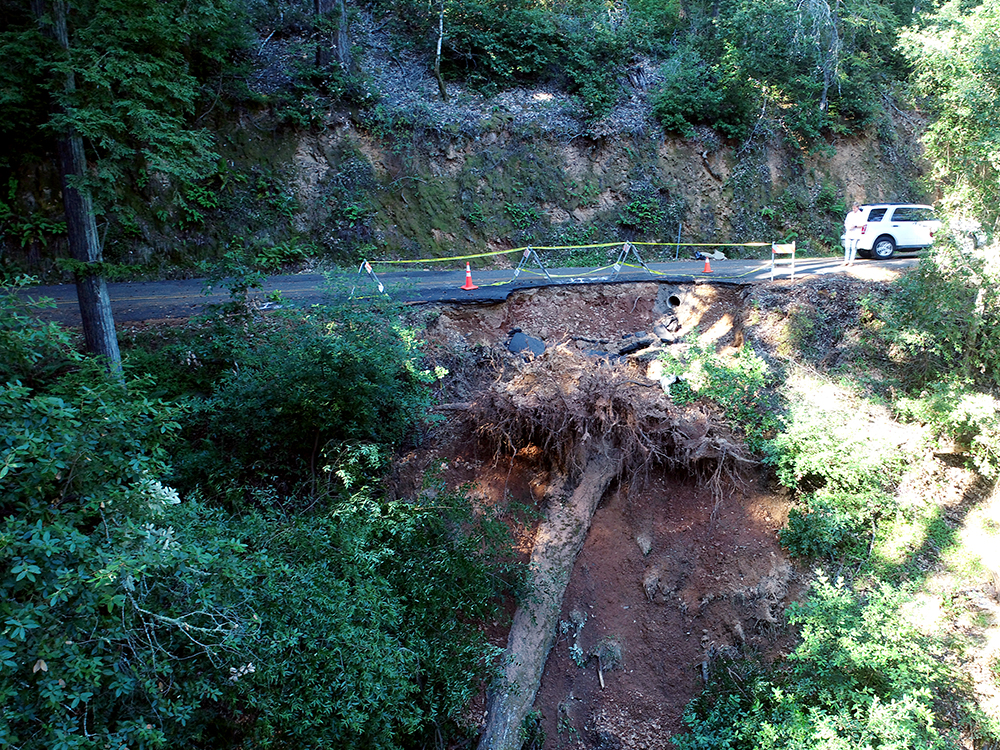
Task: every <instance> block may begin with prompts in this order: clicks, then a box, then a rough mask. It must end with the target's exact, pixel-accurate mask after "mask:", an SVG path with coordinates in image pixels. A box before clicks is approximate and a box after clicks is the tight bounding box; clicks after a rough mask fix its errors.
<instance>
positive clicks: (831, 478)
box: [765, 399, 909, 557]
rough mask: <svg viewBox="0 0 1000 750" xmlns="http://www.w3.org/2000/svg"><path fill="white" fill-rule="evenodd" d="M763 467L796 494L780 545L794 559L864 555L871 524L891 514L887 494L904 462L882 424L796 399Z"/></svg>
mask: <svg viewBox="0 0 1000 750" xmlns="http://www.w3.org/2000/svg"><path fill="white" fill-rule="evenodd" d="M765 460H766V461H767V462H768V463H770V464H771V465H773V466H774V467H775V470H776V473H777V476H778V480H779V481H780V482H781V483H782V484H783V485H785V486H786V487H789V488H791V489H796V490H799V491H800V493H801V496H800V497H799V504H800V505H799V507H798V508H795V509H793V510H792V511H791V513H790V516H789V521H788V526H787V527H786V528H785V529H783V530H782V532H781V542H782V544H783V545H784V546H785V547H786V548H788V550H789V551H790V552H792V554H796V555H803V556H809V557H811V556H817V557H819V556H822V557H836V556H838V555H842V554H854V555H863V554H864V553H865V551H866V550H867V549H868V544H869V541H870V540H871V538H872V535H873V533H874V532H875V524H876V523H877V521H878V520H879V519H880V518H882V517H883V516H884V515H885V514H887V513H889V512H891V511H892V509H893V508H894V507H895V505H894V500H893V494H892V493H893V490H894V487H895V484H896V483H897V482H898V480H899V477H900V476H901V474H902V471H903V469H904V468H905V466H906V464H907V462H908V460H909V457H908V454H907V452H906V450H905V449H903V448H902V447H901V446H900V445H899V444H898V441H897V440H896V439H895V437H894V433H893V432H892V431H891V430H890V429H889V422H888V420H887V419H885V420H882V421H878V420H875V419H872V418H869V417H868V416H867V415H865V414H864V413H859V412H858V411H857V410H856V409H855V408H852V407H849V406H846V405H844V406H841V407H833V408H830V407H824V406H822V405H820V404H817V403H812V402H809V401H806V400H804V399H796V400H793V401H792V403H791V408H790V414H789V417H788V419H787V423H786V425H785V427H784V429H783V430H782V431H781V432H780V433H779V434H778V435H776V436H775V437H774V439H773V440H771V441H770V442H769V444H768V446H767V456H766V458H765Z"/></svg>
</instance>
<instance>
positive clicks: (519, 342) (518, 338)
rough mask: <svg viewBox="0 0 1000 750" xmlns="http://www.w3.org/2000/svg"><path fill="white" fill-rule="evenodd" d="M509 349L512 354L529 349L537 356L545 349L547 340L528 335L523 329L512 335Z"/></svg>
mask: <svg viewBox="0 0 1000 750" xmlns="http://www.w3.org/2000/svg"><path fill="white" fill-rule="evenodd" d="M507 351H509V352H511V353H512V354H520V353H521V352H525V351H528V352H531V353H532V354H533V355H534V356H536V357H537V356H539V355H540V354H542V353H543V352H544V351H545V342H544V341H541V340H539V339H536V338H534V337H533V336H526V335H525V334H524V333H522V332H521V331H518V332H517V333H515V334H514V335H513V336H511V337H510V343H509V344H508V345H507Z"/></svg>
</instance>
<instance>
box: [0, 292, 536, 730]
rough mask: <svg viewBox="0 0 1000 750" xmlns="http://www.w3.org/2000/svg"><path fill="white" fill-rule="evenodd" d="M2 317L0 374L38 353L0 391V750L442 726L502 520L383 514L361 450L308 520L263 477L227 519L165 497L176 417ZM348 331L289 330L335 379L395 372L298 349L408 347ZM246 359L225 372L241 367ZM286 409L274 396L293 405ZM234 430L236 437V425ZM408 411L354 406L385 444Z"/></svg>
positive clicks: (374, 452)
mask: <svg viewBox="0 0 1000 750" xmlns="http://www.w3.org/2000/svg"><path fill="white" fill-rule="evenodd" d="M16 304H17V301H16V299H15V298H14V297H12V296H10V295H7V296H3V297H0V320H11V319H14V318H15V317H16V318H17V319H18V320H20V321H22V322H23V323H24V324H25V325H24V326H22V327H21V328H20V329H17V330H15V329H13V328H10V330H9V331H8V333H9V335H8V336H7V337H6V339H5V340H4V342H3V343H4V346H5V349H4V350H2V351H0V354H3V355H7V354H8V353H11V354H13V353H17V355H18V356H17V357H16V358H15V359H8V358H7V357H6V356H2V357H0V361H5V362H28V363H31V362H38V361H40V359H41V358H42V357H43V356H44V357H46V358H48V359H50V360H52V361H51V362H49V363H48V366H47V368H45V369H42V370H39V371H38V372H36V377H35V381H34V384H33V386H31V387H29V386H27V385H24V384H22V383H18V382H8V383H6V384H5V385H3V386H0V480H2V481H0V700H2V702H3V706H4V710H3V712H2V713H0V745H4V746H7V745H11V746H14V747H20V748H25V750H43V749H46V750H47V749H48V748H81V749H82V748H93V747H119V746H129V747H140V748H152V747H250V746H252V747H259V748H272V749H278V748H302V747H357V748H385V749H386V750H395V749H396V748H402V747H413V746H427V745H430V744H433V743H434V742H435V741H436V738H440V737H441V736H445V737H448V736H454V735H455V734H458V733H460V730H459V729H457V728H456V725H457V723H458V720H459V719H460V717H461V712H462V710H463V709H464V708H465V706H466V705H467V704H468V702H469V700H470V699H471V698H472V696H473V695H474V693H475V692H476V691H477V689H478V687H479V684H480V681H481V679H482V678H483V677H484V675H485V674H486V672H487V670H488V669H489V666H490V664H491V660H492V658H493V656H494V655H495V651H496V649H495V648H493V647H491V646H490V645H489V644H488V643H487V642H486V640H485V638H484V636H483V634H482V631H481V628H480V627H479V622H480V621H481V620H482V619H483V618H486V617H491V618H493V617H496V615H497V612H496V607H497V602H498V597H499V596H500V595H501V594H503V593H506V592H507V591H509V589H510V587H511V586H512V585H513V584H515V583H516V578H515V576H514V574H513V565H512V563H511V562H510V561H509V560H508V557H507V554H506V551H508V550H510V549H511V548H512V547H513V544H512V542H511V540H510V539H509V538H508V536H507V531H506V527H505V526H504V525H503V524H502V522H500V521H496V520H491V518H492V517H490V516H487V517H483V516H481V515H476V514H474V513H473V509H472V504H471V502H470V500H469V498H468V497H467V495H466V494H465V493H464V492H446V491H444V489H443V488H442V487H436V486H435V487H428V488H427V492H426V493H425V495H424V496H423V498H424V499H423V500H416V499H406V500H399V501H390V500H386V499H382V498H380V497H379V496H378V494H377V493H376V492H375V491H374V490H373V489H372V488H373V487H374V486H375V485H376V483H377V481H378V478H379V473H380V472H381V471H382V470H383V469H384V454H383V453H382V451H381V450H380V449H379V448H378V447H377V446H373V445H371V444H354V445H347V446H343V445H342V446H341V447H340V449H339V450H338V451H336V452H335V453H334V452H332V451H330V452H328V453H327V455H326V456H324V463H323V465H322V466H321V467H320V468H319V469H318V471H317V473H318V475H319V476H318V478H317V479H316V480H315V481H314V482H313V485H314V487H316V489H317V494H316V495H315V499H316V500H322V501H323V502H316V503H314V504H313V505H312V506H311V507H310V508H308V509H302V508H301V507H300V506H296V507H295V509H294V511H293V512H291V513H288V514H286V513H283V512H282V511H281V510H280V507H281V506H282V504H283V502H282V500H283V499H282V498H281V497H280V496H279V495H278V494H277V490H276V488H275V487H274V485H267V484H258V485H257V486H254V487H248V488H241V491H240V492H237V493H234V494H239V495H241V496H244V495H245V496H249V497H251V498H252V497H254V496H256V497H258V498H259V499H258V500H257V501H256V502H251V503H250V504H245V505H243V506H241V507H240V508H239V512H238V513H237V514H232V515H230V514H229V513H227V512H225V511H224V510H223V509H221V508H219V507H207V506H205V505H204V504H202V503H201V502H199V501H198V500H197V499H194V498H193V497H191V496H189V497H186V498H185V499H184V500H183V501H182V499H181V497H180V495H179V494H178V493H177V492H176V491H175V490H174V489H172V488H171V487H169V486H167V485H165V484H164V483H163V478H164V476H165V474H166V472H167V469H168V467H167V463H166V461H167V456H168V450H169V448H170V447H174V446H176V443H174V444H173V445H171V442H170V439H171V436H172V435H173V434H175V433H176V431H177V429H178V424H177V418H178V417H179V416H181V415H179V413H178V412H177V410H175V409H174V408H172V407H170V406H169V405H167V404H164V403H162V402H159V401H156V400H153V399H150V398H148V397H147V396H145V395H144V394H143V388H144V384H143V383H142V382H141V381H130V382H129V383H128V389H127V390H126V389H125V388H123V387H121V386H120V385H119V384H118V383H116V382H108V381H107V380H106V377H105V375H104V374H103V372H102V371H101V370H100V368H96V367H93V366H92V365H91V364H90V363H88V362H86V361H85V360H82V358H80V357H79V356H77V355H75V354H74V353H73V351H72V349H69V348H68V347H66V346H65V343H66V342H65V340H64V338H63V337H62V336H60V335H56V334H57V332H56V331H55V330H54V329H51V328H48V327H44V326H38V327H34V328H33V326H35V322H34V321H33V320H31V319H30V316H28V315H27V314H26V313H17V312H15V311H13V310H8V309H7V307H8V306H15V305H16ZM363 319H364V316H363V315H362V313H360V312H355V313H344V314H343V315H340V316H338V317H335V318H333V319H330V320H326V321H325V322H324V323H323V325H322V326H320V327H319V329H318V330H313V331H312V333H310V332H309V331H306V330H305V329H304V328H299V329H297V332H299V333H303V334H304V338H305V339H306V340H307V341H308V342H309V345H310V346H312V347H314V348H313V349H312V350H311V351H312V353H313V354H315V355H316V356H318V357H322V356H324V355H331V356H336V357H337V358H338V359H339V360H340V364H341V369H340V370H338V372H341V374H345V373H346V374H360V375H363V374H364V373H368V374H369V375H376V374H378V373H379V372H381V373H383V374H384V373H386V372H391V363H389V362H378V363H375V365H373V369H371V370H360V371H359V370H350V371H347V370H345V369H344V368H343V360H345V358H346V359H349V357H348V354H347V353H346V352H342V351H338V350H336V349H330V348H329V347H324V346H323V344H324V342H317V340H316V337H317V336H319V335H321V334H322V332H324V331H325V332H326V333H328V334H336V335H337V338H338V339H340V340H342V343H343V344H344V345H345V346H347V342H348V341H350V342H353V344H352V345H353V346H355V347H362V349H361V351H360V353H361V354H362V355H364V356H368V357H375V356H381V357H386V358H391V357H392V356H393V350H391V348H390V349H389V350H387V349H386V348H384V346H383V348H377V349H371V348H364V346H365V343H364V342H365V341H367V340H368V338H369V337H372V338H374V339H377V340H378V341H381V342H382V344H385V342H386V341H387V340H390V341H391V340H396V341H397V343H396V346H397V347H400V348H399V349H397V350H395V354H396V356H397V360H396V362H395V364H396V366H398V367H402V368H403V369H405V361H400V360H399V359H398V357H399V356H400V352H406V351H409V349H408V348H407V347H408V346H409V344H407V343H400V342H398V337H399V336H400V334H399V333H398V332H396V333H393V332H389V331H385V332H384V336H383V337H382V338H379V336H380V334H381V333H382V332H383V329H386V327H385V326H384V325H382V326H381V327H380V328H379V327H374V326H375V323H374V322H372V323H371V326H373V328H366V327H365V325H364V324H363V322H362V321H363ZM298 323H299V324H300V325H301V326H305V325H306V324H307V323H306V321H305V320H300V321H298ZM282 332H283V333H288V332H289V331H288V329H283V331H282ZM243 333H244V335H246V336H248V337H251V338H255V337H257V336H262V335H264V333H263V332H262V331H261V330H260V329H255V328H247V329H245V330H244V331H243ZM352 336H353V338H352ZM285 343H287V340H286V339H280V338H278V337H275V338H274V339H270V340H269V341H268V346H271V347H277V346H280V345H283V344H285ZM372 345H375V344H372ZM259 348H260V347H258V345H257V343H256V342H253V341H251V342H250V344H249V346H248V347H247V350H248V351H249V352H251V353H255V354H256V355H257V357H258V358H257V359H254V358H253V357H252V356H250V355H249V354H248V355H245V356H246V359H242V357H243V356H244V354H243V353H242V352H241V353H238V354H237V355H236V356H237V357H240V358H241V359H239V360H238V361H242V362H244V363H246V364H248V365H252V364H259V362H260V361H261V359H260V353H259V351H258V349H259ZM264 348H266V347H264ZM272 356H273V357H275V358H277V356H278V355H277V354H276V353H275V354H273V355H272ZM298 356H299V357H300V358H305V354H304V353H303V352H299V353H298ZM379 365H381V366H382V367H384V368H385V369H384V370H379V369H378V366H379ZM298 371H299V373H300V374H302V363H301V362H300V363H299V367H298ZM270 372H273V370H272V371H270ZM258 375H260V376H261V377H264V375H265V373H263V372H258ZM412 377H413V379H414V381H419V380H420V377H421V376H420V375H419V373H416V374H413V375H412ZM386 384H393V383H392V382H391V380H390V381H389V383H384V382H383V383H382V385H386ZM223 385H225V383H223ZM315 385H316V383H314V382H313V383H303V382H302V381H301V380H298V381H295V380H294V379H293V381H291V382H286V383H274V382H272V383H270V386H271V387H272V388H275V387H279V386H280V387H288V388H291V389H298V390H299V391H306V390H308V388H309V387H310V386H315ZM367 385H368V386H369V387H370V386H371V385H372V383H370V382H369V383H368V384H367ZM395 385H397V386H399V385H400V384H399V383H398V382H397V383H395ZM264 387H265V386H264V384H263V383H261V384H260V385H259V389H263V388H264ZM352 387H354V388H358V389H360V390H364V387H365V384H361V383H358V382H353V383H352ZM400 387H401V390H403V391H407V385H406V384H402V385H401V386H400ZM408 392H409V395H410V396H411V397H413V396H414V393H416V390H414V389H413V388H412V387H410V388H409V391H408ZM340 395H341V396H343V398H344V399H345V400H346V399H349V398H350V394H340ZM374 395H375V396H376V397H377V395H378V394H377V393H376V394H374ZM296 396H302V394H301V393H300V394H292V397H291V398H290V399H288V403H292V402H295V403H300V402H301V401H302V400H306V399H308V398H309V396H308V394H306V395H304V396H302V397H301V399H300V401H295V398H296ZM337 396H338V393H334V394H333V395H332V396H331V399H332V400H331V401H330V402H328V403H327V404H326V406H327V407H328V408H333V407H335V406H336V397H337ZM392 396H395V397H396V398H397V399H399V398H400V396H399V394H390V398H391V397H392ZM275 400H276V402H277V401H280V397H279V396H276V397H275ZM418 400H419V398H418ZM395 403H396V405H397V406H399V407H400V408H405V407H406V405H407V404H406V403H401V402H400V401H398V400H397V401H396V402H395ZM407 403H409V402H407ZM409 405H410V406H413V407H414V408H416V407H417V404H413V403H410V404H409ZM253 406H254V405H253V404H250V405H248V408H253ZM348 406H350V404H348ZM236 414H237V417H238V418H239V419H241V420H243V426H244V427H246V425H247V424H248V423H249V422H250V420H251V419H252V418H253V416H254V415H253V414H251V413H236ZM294 416H295V415H292V417H293V418H294ZM307 416H308V415H307ZM412 416H413V415H412V414H403V415H395V414H391V413H383V414H375V413H371V414H368V418H369V419H380V420H382V422H383V423H384V424H380V425H378V427H379V428H383V427H384V428H385V429H386V430H387V431H388V432H386V433H383V435H382V437H383V438H384V439H388V437H389V435H390V434H395V433H392V430H393V429H394V427H393V424H395V426H396V427H397V428H399V427H401V426H402V425H405V424H408V421H409V420H410V419H411V418H412ZM311 418H314V419H315V418H316V417H315V415H312V417H311ZM359 418H360V417H359ZM340 419H341V420H344V419H345V418H344V417H340ZM394 420H395V421H394ZM369 426H371V425H369ZM265 428H266V426H265V427H262V428H261V429H262V430H263V429H265ZM283 429H285V431H286V434H290V433H291V430H292V429H293V426H285V427H284V428H283ZM348 431H349V430H348ZM258 448H259V446H258ZM249 454H250V455H251V456H252V455H253V454H252V451H251V452H249ZM234 456H236V457H237V458H241V457H242V455H237V452H230V453H229V454H222V458H220V459H219V463H218V464H217V465H216V466H215V467H214V469H215V470H217V471H221V472H222V473H223V474H225V473H228V474H232V475H239V474H241V473H243V472H242V467H238V466H237V467H231V468H230V469H228V471H227V470H224V468H223V461H225V462H226V465H229V462H231V461H232V460H233V457H234ZM206 470H207V471H211V467H209V468H207V469H206ZM249 473H252V471H251V472H249ZM223 481H224V479H223V478H222V477H215V476H214V475H213V477H212V481H211V482H208V484H211V485H213V486H219V485H222V483H223ZM255 507H263V508H265V510H256V509H255Z"/></svg>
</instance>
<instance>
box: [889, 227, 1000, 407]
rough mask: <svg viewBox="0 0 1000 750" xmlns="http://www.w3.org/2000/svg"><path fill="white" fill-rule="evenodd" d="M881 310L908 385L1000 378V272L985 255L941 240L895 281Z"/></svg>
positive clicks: (987, 381)
mask: <svg viewBox="0 0 1000 750" xmlns="http://www.w3.org/2000/svg"><path fill="white" fill-rule="evenodd" d="M881 313H882V317H883V319H884V322H885V326H884V328H883V332H882V335H883V337H884V339H885V340H886V342H887V344H888V345H889V346H890V347H891V350H892V352H893V353H894V354H895V357H896V359H897V361H899V363H900V365H901V367H900V368H899V373H900V375H901V376H903V385H904V387H905V388H907V389H908V390H919V389H921V388H923V387H924V386H925V385H927V384H929V383H932V382H934V381H938V380H946V379H948V378H949V377H952V378H958V379H964V380H969V381H971V382H974V383H981V384H985V385H992V384H993V383H996V382H997V381H998V380H1000V275H998V274H997V272H996V270H995V269H993V268H992V267H991V266H989V265H988V264H987V263H986V260H985V258H984V257H982V256H977V255H966V254H963V253H961V252H960V251H959V249H958V248H957V247H955V246H954V245H953V244H950V243H948V242H942V243H940V244H935V245H934V249H933V251H931V252H928V253H925V254H924V256H923V257H922V258H921V259H920V262H919V264H918V265H917V267H916V268H915V269H911V270H910V271H908V272H907V273H906V274H905V275H904V276H903V278H901V279H900V280H899V281H898V282H897V283H896V284H895V293H894V294H893V295H892V296H891V297H889V298H888V299H887V300H886V303H885V305H884V307H883V309H882V310H881Z"/></svg>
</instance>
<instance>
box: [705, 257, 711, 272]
mask: <svg viewBox="0 0 1000 750" xmlns="http://www.w3.org/2000/svg"><path fill="white" fill-rule="evenodd" d="M704 272H705V273H712V266H711V265H709V263H708V256H707V255H706V256H705V271H704Z"/></svg>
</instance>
